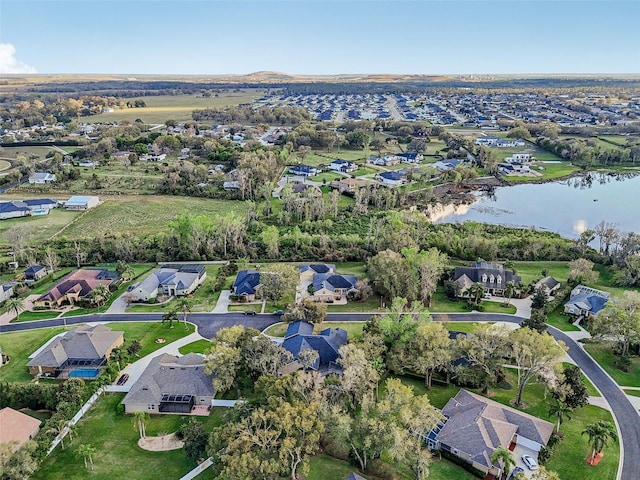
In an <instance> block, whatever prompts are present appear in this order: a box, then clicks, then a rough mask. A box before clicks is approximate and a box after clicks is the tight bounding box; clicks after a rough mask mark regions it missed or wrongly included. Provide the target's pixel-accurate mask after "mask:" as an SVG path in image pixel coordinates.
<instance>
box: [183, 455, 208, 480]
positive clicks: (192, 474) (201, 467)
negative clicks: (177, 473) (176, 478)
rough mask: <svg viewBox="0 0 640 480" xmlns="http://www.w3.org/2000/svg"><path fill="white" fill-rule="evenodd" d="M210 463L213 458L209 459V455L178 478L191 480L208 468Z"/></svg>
mask: <svg viewBox="0 0 640 480" xmlns="http://www.w3.org/2000/svg"><path fill="white" fill-rule="evenodd" d="M212 464H213V460H211V457H209V458H207V459H206V460H205V461H204V462H202V463H201V464H200V465H198V466H197V467H196V468H194V469H193V470H191V471H190V472H189V473H187V474H186V475H184V476H183V477H180V480H191V479H192V478H196V477H197V476H198V475H200V474H201V473H202V472H204V471H205V470H206V469H207V468H209V467H210V466H211V465H212Z"/></svg>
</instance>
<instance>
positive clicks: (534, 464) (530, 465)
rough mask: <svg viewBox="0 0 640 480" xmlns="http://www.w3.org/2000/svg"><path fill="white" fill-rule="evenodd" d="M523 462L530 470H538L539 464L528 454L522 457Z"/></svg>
mask: <svg viewBox="0 0 640 480" xmlns="http://www.w3.org/2000/svg"><path fill="white" fill-rule="evenodd" d="M522 461H523V462H524V464H525V465H526V466H527V468H528V469H529V470H538V462H536V459H535V458H533V457H532V456H531V455H527V454H526V453H525V454H524V455H522Z"/></svg>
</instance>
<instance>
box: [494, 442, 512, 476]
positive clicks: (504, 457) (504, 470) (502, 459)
mask: <svg viewBox="0 0 640 480" xmlns="http://www.w3.org/2000/svg"><path fill="white" fill-rule="evenodd" d="M491 463H492V464H494V465H495V464H496V463H497V464H498V465H500V471H501V478H503V479H504V478H507V474H508V473H509V472H510V471H511V470H512V469H513V468H515V466H516V460H515V458H514V457H513V453H512V452H511V451H510V450H509V449H508V448H504V447H503V446H502V445H500V446H499V447H497V448H496V449H495V450H494V451H493V453H492V454H491Z"/></svg>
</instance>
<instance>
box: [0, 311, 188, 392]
mask: <svg viewBox="0 0 640 480" xmlns="http://www.w3.org/2000/svg"><path fill="white" fill-rule="evenodd" d="M108 326H109V327H110V328H111V329H113V330H120V331H124V337H125V346H127V345H129V343H130V342H131V341H133V340H134V339H135V340H138V341H139V342H140V343H141V344H142V347H143V348H142V350H141V351H140V352H139V353H138V356H139V357H143V356H145V355H148V354H149V353H151V352H153V351H155V350H157V349H159V348H161V347H163V346H164V345H166V344H167V343H171V342H173V341H175V340H178V339H180V338H182V337H184V336H186V335H189V334H190V333H193V331H194V326H193V325H187V326H188V327H189V330H185V329H184V326H183V325H182V324H180V325H176V326H174V328H169V326H168V325H162V324H161V323H160V322H122V323H109V324H108ZM71 328H72V327H52V328H43V329H38V330H28V331H24V332H12V333H3V334H1V335H0V346H1V347H2V350H3V352H4V353H5V354H6V355H9V356H10V357H11V361H10V362H9V363H8V364H7V365H4V366H3V367H2V368H1V370H0V372H2V380H5V381H8V382H28V381H31V380H32V379H33V377H32V376H31V375H30V374H29V370H28V368H27V366H26V364H27V362H28V361H29V358H28V357H29V355H31V354H32V353H33V352H35V351H36V350H37V349H38V348H39V347H40V346H42V345H43V344H44V343H45V342H47V341H48V340H49V339H50V338H51V337H53V336H55V335H57V334H59V333H62V332H64V331H66V330H69V329H71ZM156 338H164V339H165V340H166V342H165V343H155V340H156Z"/></svg>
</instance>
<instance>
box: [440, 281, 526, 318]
mask: <svg viewBox="0 0 640 480" xmlns="http://www.w3.org/2000/svg"><path fill="white" fill-rule="evenodd" d="M482 305H483V307H484V312H487V313H507V314H514V313H516V307H514V306H513V305H511V304H509V305H508V306H506V307H504V306H503V305H502V303H501V302H493V301H486V300H482ZM429 310H431V311H432V312H436V313H467V312H470V311H471V310H470V309H469V308H468V307H467V302H466V300H465V299H457V300H451V299H450V298H448V297H447V296H446V295H445V294H444V290H443V288H442V287H438V289H437V290H436V293H434V295H433V297H432V298H431V307H430V308H429Z"/></svg>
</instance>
